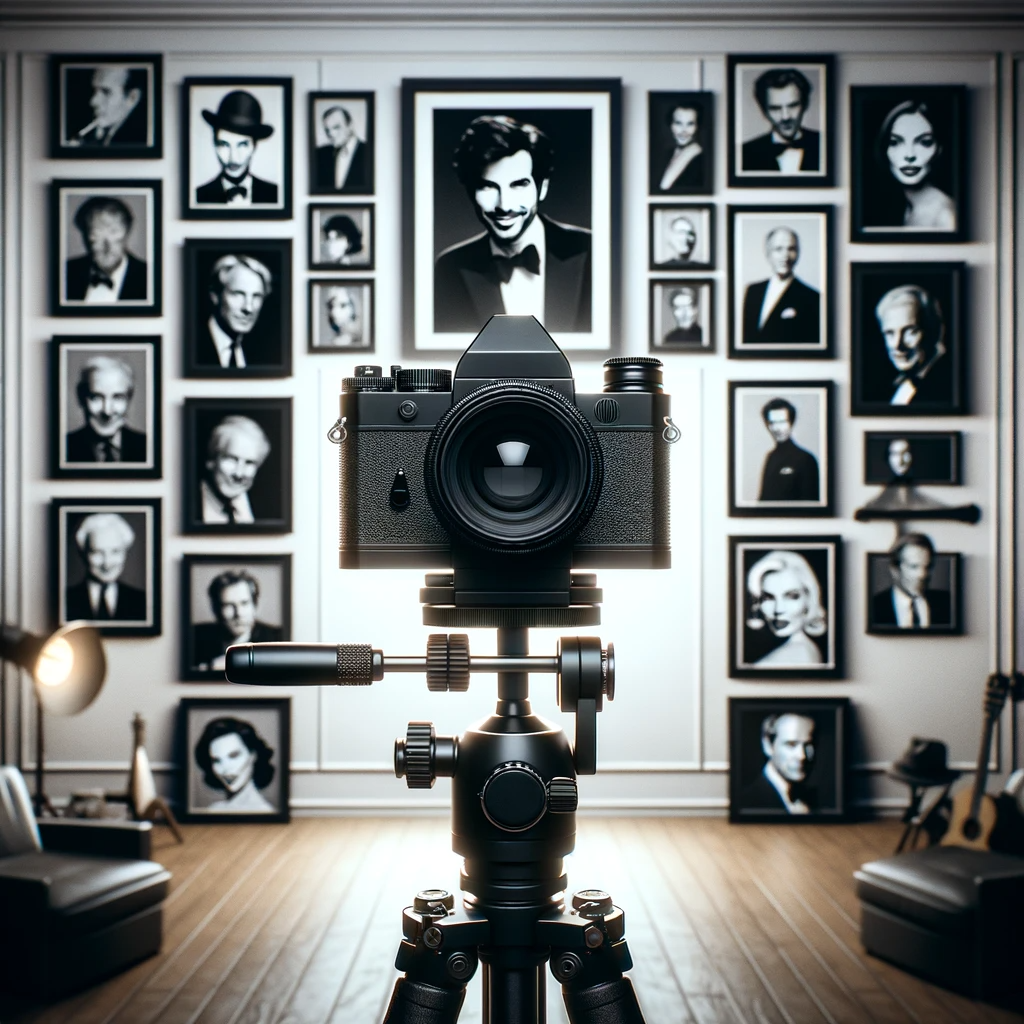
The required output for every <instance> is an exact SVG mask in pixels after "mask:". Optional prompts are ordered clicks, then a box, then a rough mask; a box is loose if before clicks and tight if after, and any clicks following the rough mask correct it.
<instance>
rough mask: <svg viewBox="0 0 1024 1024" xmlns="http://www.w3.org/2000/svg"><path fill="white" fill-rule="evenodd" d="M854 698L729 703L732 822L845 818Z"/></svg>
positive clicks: (737, 699) (734, 700)
mask: <svg viewBox="0 0 1024 1024" xmlns="http://www.w3.org/2000/svg"><path fill="white" fill-rule="evenodd" d="M850 726H851V723H850V700H849V698H848V697H767V698H765V697H730V698H729V820H730V821H731V822H772V823H781V822H793V823H799V822H826V821H829V822H836V821H845V820H846V816H847V791H848V785H847V783H848V772H849V749H850V748H849V732H850Z"/></svg>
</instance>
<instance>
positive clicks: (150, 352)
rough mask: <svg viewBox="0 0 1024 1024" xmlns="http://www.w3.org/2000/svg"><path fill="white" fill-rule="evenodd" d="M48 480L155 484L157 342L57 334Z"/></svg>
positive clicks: (53, 351)
mask: <svg viewBox="0 0 1024 1024" xmlns="http://www.w3.org/2000/svg"><path fill="white" fill-rule="evenodd" d="M50 409H51V429H50V439H51V444H50V476H51V477H52V478H54V479H60V478H68V479H79V480H85V479H94V480H145V479H150V480H159V479H160V476H161V450H160V449H161V445H160V427H161V423H160V420H161V390H160V338H159V337H156V336H147V337H134V336H125V335H106V336H102V335H99V336H97V335H75V336H64V337H55V338H54V339H53V341H52V342H51V359H50Z"/></svg>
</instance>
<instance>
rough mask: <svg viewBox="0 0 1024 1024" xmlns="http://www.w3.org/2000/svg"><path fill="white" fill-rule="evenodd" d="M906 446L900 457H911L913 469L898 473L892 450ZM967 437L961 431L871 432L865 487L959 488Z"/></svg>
mask: <svg viewBox="0 0 1024 1024" xmlns="http://www.w3.org/2000/svg"><path fill="white" fill-rule="evenodd" d="M894 441H903V442H906V444H905V445H901V447H900V450H899V451H898V452H897V453H896V454H897V455H899V456H902V458H904V459H905V458H906V456H907V455H909V456H910V459H911V462H910V468H909V469H903V468H902V466H900V467H899V468H900V472H899V473H897V472H896V470H895V469H893V468H892V467H891V466H890V464H889V446H890V444H892V442H894ZM962 448H963V434H962V433H961V432H960V431H959V430H904V431H902V432H901V431H894V430H868V431H865V433H864V483H865V484H890V483H892V482H893V481H903V482H906V483H911V484H938V485H941V486H944V487H956V486H959V485H960V484H962V483H963V479H962V477H961V458H962V456H961V451H962Z"/></svg>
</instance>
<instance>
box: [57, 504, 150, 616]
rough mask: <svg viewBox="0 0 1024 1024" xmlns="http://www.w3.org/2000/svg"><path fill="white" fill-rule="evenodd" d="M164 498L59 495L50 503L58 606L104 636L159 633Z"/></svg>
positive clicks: (59, 610)
mask: <svg viewBox="0 0 1024 1024" xmlns="http://www.w3.org/2000/svg"><path fill="white" fill-rule="evenodd" d="M160 513H161V502H160V499H159V498H94V499H92V500H86V499H82V498H55V499H54V500H53V501H52V502H51V503H50V524H51V544H52V551H53V555H52V560H51V564H52V566H53V575H52V577H51V609H52V618H53V621H54V622H56V623H57V624H58V625H63V624H64V623H65V622H72V621H74V620H76V619H82V620H84V621H85V622H88V623H89V625H91V626H95V627H96V628H97V629H98V630H99V631H100V632H101V633H102V634H103V635H104V636H159V635H160V632H161V626H160V566H161V560H160V540H161V533H160V518H161V515H160Z"/></svg>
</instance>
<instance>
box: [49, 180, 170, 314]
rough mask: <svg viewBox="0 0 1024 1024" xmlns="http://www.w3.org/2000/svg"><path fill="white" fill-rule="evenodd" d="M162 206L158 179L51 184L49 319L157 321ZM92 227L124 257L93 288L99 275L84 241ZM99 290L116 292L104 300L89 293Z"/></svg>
mask: <svg viewBox="0 0 1024 1024" xmlns="http://www.w3.org/2000/svg"><path fill="white" fill-rule="evenodd" d="M162 206H163V183H162V182H160V181H158V180H156V179H140V178H124V179H112V178H101V179H95V178H92V179H90V178H74V179H72V178H56V179H54V180H53V181H52V182H51V183H50V315H51V316H74V317H96V316H117V317H122V316H160V315H161V313H162V302H163V299H162V283H163V282H162V279H163V248H162V244H161V231H162V223H163V217H162V212H161V211H162ZM76 219H77V220H78V224H76V223H75V222H76ZM97 221H99V223H101V224H102V225H103V226H104V229H105V230H104V237H105V240H106V241H107V243H108V244H109V245H114V246H120V247H121V249H122V252H123V256H122V258H121V261H120V264H119V266H115V267H113V268H110V281H107V282H102V281H99V280H96V281H95V282H94V281H93V277H94V276H97V275H99V274H101V273H102V272H103V270H104V269H105V268H102V267H98V266H95V265H94V263H93V259H92V257H91V250H90V248H89V245H90V243H89V241H88V237H87V231H88V226H87V223H88V224H91V223H96V222H97ZM126 224H127V231H125V225H126ZM79 225H81V226H79ZM97 287H102V288H104V289H113V288H116V289H117V292H116V295H115V294H114V292H113V291H110V297H109V298H103V297H102V296H100V295H97V293H96V292H95V291H94V288H97ZM90 292H93V294H92V295H91V296H90Z"/></svg>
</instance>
